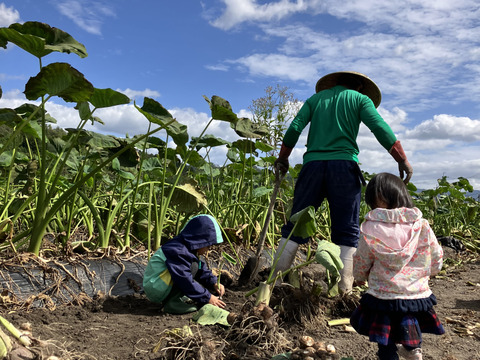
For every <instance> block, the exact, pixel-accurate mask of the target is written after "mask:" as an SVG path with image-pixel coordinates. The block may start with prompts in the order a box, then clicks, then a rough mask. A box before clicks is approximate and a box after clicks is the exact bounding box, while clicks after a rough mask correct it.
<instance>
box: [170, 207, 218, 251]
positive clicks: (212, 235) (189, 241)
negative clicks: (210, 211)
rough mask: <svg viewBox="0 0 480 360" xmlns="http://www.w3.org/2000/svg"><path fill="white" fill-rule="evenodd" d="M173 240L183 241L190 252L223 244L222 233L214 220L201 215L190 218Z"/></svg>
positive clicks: (211, 217)
mask: <svg viewBox="0 0 480 360" xmlns="http://www.w3.org/2000/svg"><path fill="white" fill-rule="evenodd" d="M175 238H177V239H181V240H183V242H184V244H185V246H186V247H187V249H188V250H191V251H194V250H198V249H201V248H204V247H207V246H211V245H216V244H221V243H222V242H223V238H222V231H221V230H220V226H219V225H218V223H217V221H216V220H215V218H214V217H213V216H210V215H203V214H202V215H197V216H195V217H193V218H191V219H190V220H189V221H188V222H187V223H186V224H185V226H184V227H183V229H182V230H181V231H180V233H179V234H178V235H177V236H176V237H175Z"/></svg>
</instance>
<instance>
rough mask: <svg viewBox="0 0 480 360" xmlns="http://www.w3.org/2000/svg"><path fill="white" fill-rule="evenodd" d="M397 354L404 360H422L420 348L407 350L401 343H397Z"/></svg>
mask: <svg viewBox="0 0 480 360" xmlns="http://www.w3.org/2000/svg"><path fill="white" fill-rule="evenodd" d="M397 349H398V355H399V356H400V357H401V358H403V359H406V360H422V349H421V348H415V349H413V350H410V351H408V350H407V349H405V348H404V347H403V346H402V345H400V344H399V345H397Z"/></svg>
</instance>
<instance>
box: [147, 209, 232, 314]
mask: <svg viewBox="0 0 480 360" xmlns="http://www.w3.org/2000/svg"><path fill="white" fill-rule="evenodd" d="M222 242H223V239H222V233H221V230H220V226H219V225H218V223H217V221H216V220H215V219H214V218H213V217H212V216H210V215H197V216H194V217H193V218H191V219H190V220H189V221H188V222H187V224H186V225H185V227H184V228H183V229H182V230H181V231H180V233H179V234H178V235H177V236H175V237H174V238H172V239H171V240H170V241H168V242H167V243H165V244H164V245H162V246H161V247H160V248H159V249H158V250H157V251H156V252H155V254H154V255H153V256H152V257H151V259H150V261H149V262H148V264H147V267H146V269H145V274H144V277H143V288H144V290H145V294H146V295H147V297H148V299H149V300H150V301H152V302H156V303H163V310H164V311H165V312H167V313H171V314H185V313H188V312H193V311H196V310H197V307H201V306H203V305H205V304H212V305H215V306H218V307H220V308H225V303H224V302H223V301H222V300H220V298H221V297H222V295H223V294H224V293H225V288H224V286H223V285H221V284H220V285H217V277H216V276H215V275H213V273H212V272H211V270H210V269H208V267H207V265H206V264H205V263H204V262H203V261H202V260H200V258H199V256H200V255H203V254H205V253H206V252H207V251H208V248H209V247H210V246H212V245H216V244H220V243H222ZM214 294H216V295H218V296H216V295H214ZM185 297H187V298H189V299H191V300H192V301H193V303H194V304H190V303H188V302H185V301H184V299H185Z"/></svg>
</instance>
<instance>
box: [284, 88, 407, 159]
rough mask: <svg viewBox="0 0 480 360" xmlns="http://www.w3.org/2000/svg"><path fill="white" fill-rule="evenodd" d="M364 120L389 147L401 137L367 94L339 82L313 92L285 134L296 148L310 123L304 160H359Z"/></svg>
mask: <svg viewBox="0 0 480 360" xmlns="http://www.w3.org/2000/svg"><path fill="white" fill-rule="evenodd" d="M362 122H363V123H364V124H365V125H366V126H367V127H368V128H369V129H370V131H372V133H373V134H374V135H375V137H376V139H377V140H378V142H379V143H380V144H381V145H382V146H383V147H384V148H385V149H387V151H388V150H390V148H391V147H392V145H393V144H394V143H395V141H396V140H397V138H396V137H395V134H394V133H393V131H392V129H391V128H390V126H389V125H388V124H387V123H386V122H385V120H383V118H382V117H381V116H380V114H379V113H378V111H377V109H376V108H375V106H374V105H373V102H372V101H371V100H370V98H368V97H367V96H365V95H363V94H361V93H359V92H357V91H354V90H349V89H347V88H345V87H344V86H335V87H333V88H331V89H327V90H323V91H320V92H319V93H316V94H315V95H313V96H311V97H310V98H309V99H308V100H307V101H306V102H305V104H304V105H303V106H302V108H301V109H300V111H299V112H298V114H297V116H296V117H295V119H293V121H292V123H291V124H290V126H289V128H288V130H287V131H286V133H285V136H284V138H283V143H284V144H285V146H287V147H290V148H293V147H294V146H295V144H296V143H297V141H298V138H299V136H300V134H301V133H302V131H303V129H304V128H305V127H306V126H307V125H308V123H310V130H309V132H308V140H307V151H306V152H305V154H304V156H303V163H304V164H305V163H307V162H309V161H314V160H354V161H356V162H358V157H357V156H358V153H359V149H358V145H357V141H356V139H357V135H358V131H359V128H360V123H362Z"/></svg>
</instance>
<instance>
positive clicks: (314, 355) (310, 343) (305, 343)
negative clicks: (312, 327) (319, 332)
mask: <svg viewBox="0 0 480 360" xmlns="http://www.w3.org/2000/svg"><path fill="white" fill-rule="evenodd" d="M299 343H300V347H299V348H297V349H295V350H293V351H292V356H291V359H292V360H337V359H340V357H339V356H338V354H337V353H336V349H335V346H333V345H332V344H326V343H325V342H323V341H316V340H315V339H313V338H312V337H311V336H302V337H300V339H299Z"/></svg>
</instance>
